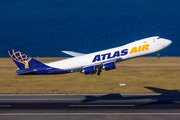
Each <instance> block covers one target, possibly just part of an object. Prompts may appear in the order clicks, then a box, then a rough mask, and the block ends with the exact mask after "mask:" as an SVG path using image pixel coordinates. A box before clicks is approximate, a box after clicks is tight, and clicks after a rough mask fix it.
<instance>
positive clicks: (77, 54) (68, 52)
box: [62, 51, 85, 57]
mask: <svg viewBox="0 0 180 120" xmlns="http://www.w3.org/2000/svg"><path fill="white" fill-rule="evenodd" d="M62 52H63V53H66V54H68V55H71V56H74V57H77V56H82V55H85V54H84V53H78V52H73V51H62Z"/></svg>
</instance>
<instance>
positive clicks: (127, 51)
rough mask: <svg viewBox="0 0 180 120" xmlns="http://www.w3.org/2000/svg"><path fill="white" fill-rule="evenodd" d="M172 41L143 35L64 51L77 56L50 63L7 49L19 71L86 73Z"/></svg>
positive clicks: (150, 52) (97, 70) (160, 48)
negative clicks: (107, 46) (103, 46)
mask: <svg viewBox="0 0 180 120" xmlns="http://www.w3.org/2000/svg"><path fill="white" fill-rule="evenodd" d="M171 43H172V41H170V40H168V39H164V38H160V37H158V36H155V37H149V38H145V39H141V40H138V41H135V42H132V43H129V44H126V45H124V46H120V47H116V48H112V49H107V50H103V51H99V52H94V53H90V54H83V53H77V52H72V51H62V52H64V53H66V54H69V55H71V56H74V57H72V58H70V59H65V60H60V61H56V62H51V63H41V62H39V61H37V60H35V59H33V58H31V57H28V56H27V55H25V54H23V53H21V52H20V51H17V50H10V51H8V53H9V55H10V57H11V58H12V60H13V61H14V62H15V63H16V65H17V66H18V70H17V72H16V74H17V75H31V74H63V73H72V72H82V73H84V74H85V75H87V74H95V73H97V75H100V73H101V70H102V69H104V70H106V71H108V70H111V69H115V68H116V65H115V63H117V62H121V61H124V60H127V59H131V58H135V57H140V56H144V55H148V54H152V53H156V52H157V53H158V58H159V52H160V51H161V50H163V49H165V48H166V47H168V46H169V45H170V44H171Z"/></svg>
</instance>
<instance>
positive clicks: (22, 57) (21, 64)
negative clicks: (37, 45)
mask: <svg viewBox="0 0 180 120" xmlns="http://www.w3.org/2000/svg"><path fill="white" fill-rule="evenodd" d="M8 53H9V55H10V57H11V59H12V60H13V61H14V62H15V64H16V65H17V66H18V68H19V69H20V70H23V69H29V68H35V67H39V66H41V67H47V66H46V65H45V64H43V63H41V62H39V61H37V60H35V59H33V58H31V57H29V56H27V55H26V54H23V53H21V52H20V51H17V50H9V51H8Z"/></svg>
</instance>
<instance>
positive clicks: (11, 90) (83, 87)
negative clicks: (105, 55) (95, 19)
mask: <svg viewBox="0 0 180 120" xmlns="http://www.w3.org/2000/svg"><path fill="white" fill-rule="evenodd" d="M35 59H37V60H39V61H41V62H43V63H48V62H52V61H57V60H60V59H64V58H35ZM116 67H117V68H116V69H114V70H110V71H104V70H103V71H102V73H101V75H100V76H97V75H96V74H94V75H84V74H83V73H78V72H77V73H70V74H57V75H12V74H15V73H16V70H17V66H16V65H15V64H14V62H13V61H12V60H11V59H10V58H0V83H1V84H0V94H114V93H119V94H154V93H164V94H165V93H174V94H177V93H178V94H179V92H180V91H179V90H180V89H179V86H180V82H179V80H180V79H179V78H180V57H161V58H160V59H157V58H156V57H140V58H135V59H130V60H127V61H123V62H120V63H117V64H116ZM119 84H126V85H125V86H120V85H119ZM147 87H152V88H154V89H147ZM155 88H156V90H155ZM157 89H158V90H157Z"/></svg>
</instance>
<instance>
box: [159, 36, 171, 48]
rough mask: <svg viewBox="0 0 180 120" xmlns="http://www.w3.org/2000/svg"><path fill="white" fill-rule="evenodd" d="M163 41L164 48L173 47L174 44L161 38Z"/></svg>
mask: <svg viewBox="0 0 180 120" xmlns="http://www.w3.org/2000/svg"><path fill="white" fill-rule="evenodd" d="M161 41H162V45H163V47H168V46H169V45H171V43H172V41H171V40H168V39H164V38H161Z"/></svg>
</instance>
